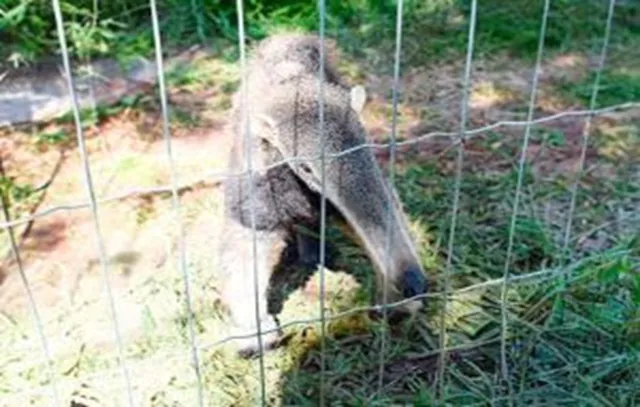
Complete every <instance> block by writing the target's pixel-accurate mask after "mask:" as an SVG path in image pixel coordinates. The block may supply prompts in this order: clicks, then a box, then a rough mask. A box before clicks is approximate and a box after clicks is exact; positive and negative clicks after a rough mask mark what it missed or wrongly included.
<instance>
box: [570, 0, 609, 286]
mask: <svg viewBox="0 0 640 407" xmlns="http://www.w3.org/2000/svg"><path fill="white" fill-rule="evenodd" d="M615 6H616V0H609V9H608V11H607V22H606V26H605V31H604V38H603V40H602V48H601V50H600V59H599V61H598V68H597V70H596V77H595V79H594V81H593V90H592V91H591V99H590V100H589V111H590V113H589V114H588V115H587V117H586V119H585V123H584V128H583V129H582V145H581V147H580V161H579V163H578V172H577V175H576V177H575V180H574V182H573V184H572V185H571V201H570V202H569V213H568V214H567V221H566V225H565V230H564V238H563V243H562V257H563V259H567V258H569V257H570V256H569V255H568V254H567V251H568V248H569V240H570V238H571V227H572V223H573V215H574V212H575V209H576V201H577V196H578V188H579V187H580V185H579V184H580V179H581V178H582V174H583V172H584V162H585V159H586V156H587V148H588V146H589V136H590V133H591V123H592V121H593V117H594V116H595V113H594V111H595V108H596V103H597V100H598V91H599V90H600V79H601V78H602V71H603V69H604V65H605V61H606V59H607V50H608V49H609V39H610V38H611V27H612V25H613V15H614V11H615ZM565 282H566V278H565Z"/></svg>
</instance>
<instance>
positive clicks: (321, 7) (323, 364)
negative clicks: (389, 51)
mask: <svg viewBox="0 0 640 407" xmlns="http://www.w3.org/2000/svg"><path fill="white" fill-rule="evenodd" d="M318 14H319V30H318V31H319V37H320V44H319V46H320V64H319V66H318V130H319V131H320V266H319V269H320V270H319V271H320V282H319V286H320V287H319V289H320V301H319V302H320V400H319V401H320V405H321V406H324V405H325V402H326V399H325V397H326V395H325V393H326V388H325V387H326V369H327V341H326V333H327V332H326V325H325V269H324V264H325V256H326V244H327V242H326V241H327V197H326V187H327V185H326V184H327V180H326V168H325V166H326V157H325V154H326V151H325V150H326V142H327V140H326V139H327V137H326V135H325V132H324V81H325V77H324V70H325V58H326V55H325V46H324V45H325V44H324V40H325V26H326V17H327V9H326V4H325V1H324V0H318Z"/></svg>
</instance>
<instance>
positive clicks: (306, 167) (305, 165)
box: [300, 164, 312, 174]
mask: <svg viewBox="0 0 640 407" xmlns="http://www.w3.org/2000/svg"><path fill="white" fill-rule="evenodd" d="M300 169H301V170H302V172H306V173H307V174H311V173H312V171H311V167H309V166H308V165H307V164H300Z"/></svg>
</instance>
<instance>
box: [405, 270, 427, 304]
mask: <svg viewBox="0 0 640 407" xmlns="http://www.w3.org/2000/svg"><path fill="white" fill-rule="evenodd" d="M427 290H428V284H427V279H426V277H425V276H424V274H423V273H422V271H421V270H420V267H418V266H415V265H413V266H409V267H407V268H406V269H405V271H404V273H403V275H402V295H403V296H404V298H411V297H415V296H416V295H420V294H424V293H426V292H427Z"/></svg>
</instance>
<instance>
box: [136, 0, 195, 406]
mask: <svg viewBox="0 0 640 407" xmlns="http://www.w3.org/2000/svg"><path fill="white" fill-rule="evenodd" d="M149 5H150V6H151V23H152V26H153V40H154V44H155V57H156V68H157V73H158V88H159V89H158V91H159V92H160V104H161V107H162V134H163V136H164V141H165V148H166V154H167V160H168V162H169V171H170V173H171V206H172V210H173V213H174V217H175V222H176V226H177V228H178V238H177V240H178V251H179V267H180V272H181V274H182V278H183V280H184V294H185V311H186V312H187V325H188V331H189V341H190V345H191V357H192V359H193V368H194V370H195V374H196V379H197V381H198V405H199V406H200V407H202V406H203V405H204V394H203V389H202V374H201V372H200V360H199V357H198V348H197V346H196V334H195V328H194V315H193V309H192V305H191V304H192V303H191V281H190V278H189V273H188V271H187V254H186V251H187V248H186V242H185V231H184V225H183V222H182V214H181V205H180V197H179V196H178V174H177V173H176V166H175V161H174V158H173V149H172V146H171V129H170V127H169V106H168V103H167V91H166V86H165V77H164V66H163V64H164V62H163V58H162V37H161V35H160V27H159V24H158V10H157V5H156V1H155V0H150V1H149Z"/></svg>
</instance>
